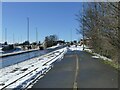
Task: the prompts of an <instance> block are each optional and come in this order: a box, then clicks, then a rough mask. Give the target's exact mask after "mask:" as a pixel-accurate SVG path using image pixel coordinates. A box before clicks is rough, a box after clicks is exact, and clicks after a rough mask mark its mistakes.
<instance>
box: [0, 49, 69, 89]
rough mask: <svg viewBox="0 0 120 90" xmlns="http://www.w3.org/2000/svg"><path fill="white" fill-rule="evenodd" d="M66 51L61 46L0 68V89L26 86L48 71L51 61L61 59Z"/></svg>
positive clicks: (51, 64)
mask: <svg viewBox="0 0 120 90" xmlns="http://www.w3.org/2000/svg"><path fill="white" fill-rule="evenodd" d="M66 52H67V49H66V48H62V49H59V50H56V51H53V52H51V53H48V54H46V55H43V56H39V57H36V58H33V59H30V60H27V61H24V62H21V63H18V64H15V65H12V66H9V67H5V68H2V69H0V73H1V74H0V89H4V88H17V89H20V88H26V87H27V86H29V85H30V84H31V83H32V82H33V81H34V80H35V79H37V78H38V77H40V76H42V75H44V74H45V73H46V72H48V71H49V70H50V69H51V68H52V66H53V63H54V62H56V61H57V60H61V59H62V58H63V56H64V54H65V53H66Z"/></svg>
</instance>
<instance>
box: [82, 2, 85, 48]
mask: <svg viewBox="0 0 120 90" xmlns="http://www.w3.org/2000/svg"><path fill="white" fill-rule="evenodd" d="M82 5H83V6H82V13H83V17H82V21H83V19H84V2H83V3H82ZM82 29H83V50H84V49H85V46H84V44H85V42H84V41H85V38H84V37H85V32H84V22H83V26H82Z"/></svg>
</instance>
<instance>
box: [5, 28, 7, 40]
mask: <svg viewBox="0 0 120 90" xmlns="http://www.w3.org/2000/svg"><path fill="white" fill-rule="evenodd" d="M5 42H7V28H5Z"/></svg>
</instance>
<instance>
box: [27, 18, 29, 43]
mask: <svg viewBox="0 0 120 90" xmlns="http://www.w3.org/2000/svg"><path fill="white" fill-rule="evenodd" d="M27 41H28V42H29V17H27Z"/></svg>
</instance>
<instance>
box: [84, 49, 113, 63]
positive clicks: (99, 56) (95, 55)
mask: <svg viewBox="0 0 120 90" xmlns="http://www.w3.org/2000/svg"><path fill="white" fill-rule="evenodd" d="M85 51H88V52H90V53H92V54H93V55H94V56H92V58H101V59H102V60H108V61H112V59H109V58H107V57H105V56H101V55H100V54H97V53H93V52H92V51H91V50H90V49H85Z"/></svg>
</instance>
